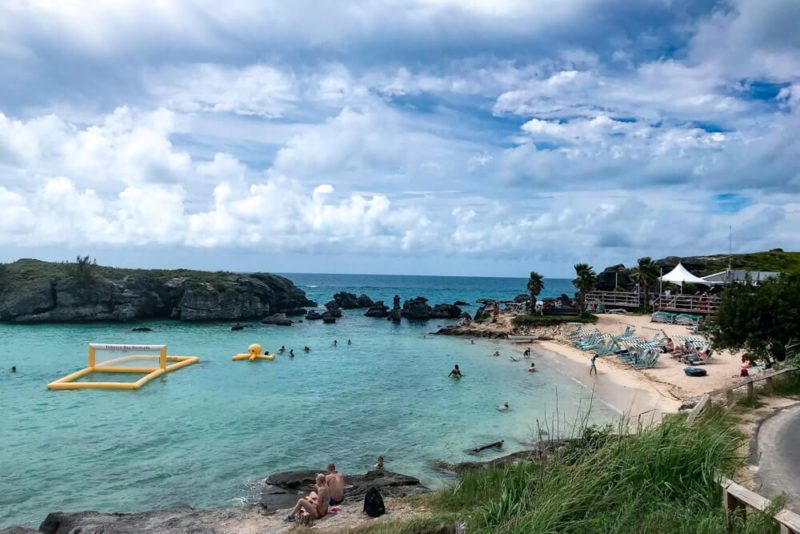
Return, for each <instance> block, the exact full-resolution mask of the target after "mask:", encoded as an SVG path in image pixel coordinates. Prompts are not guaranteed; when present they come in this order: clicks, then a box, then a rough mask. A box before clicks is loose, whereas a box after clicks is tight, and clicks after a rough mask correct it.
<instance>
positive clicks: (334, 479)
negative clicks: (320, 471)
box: [325, 463, 344, 506]
mask: <svg viewBox="0 0 800 534" xmlns="http://www.w3.org/2000/svg"><path fill="white" fill-rule="evenodd" d="M325 483H326V484H327V485H328V490H329V491H330V493H331V501H330V505H331V506H338V505H340V504H342V501H343V500H344V476H343V475H342V474H341V473H340V472H338V471H337V470H336V465H334V464H332V463H330V464H328V474H327V475H325Z"/></svg>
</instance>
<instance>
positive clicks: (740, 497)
mask: <svg viewBox="0 0 800 534" xmlns="http://www.w3.org/2000/svg"><path fill="white" fill-rule="evenodd" d="M720 483H721V484H722V505H723V506H724V507H725V516H726V517H727V519H728V524H727V531H728V532H730V531H732V519H733V516H734V515H737V514H738V515H740V516H741V517H746V516H747V508H748V507H749V508H755V509H756V510H758V511H760V512H763V511H765V510H767V509H768V508H769V507H770V506H771V505H772V501H770V500H769V499H767V498H766V497H762V496H761V495H759V494H758V493H755V492H752V491H750V490H749V489H747V488H745V487H744V486H741V485H739V484H737V483H736V482H733V481H732V480H728V479H727V478H723V479H722V480H721V482H720ZM772 517H773V518H774V519H775V521H776V522H777V523H778V525H780V528H781V534H800V515H797V514H796V513H794V512H792V511H791V510H787V509H786V508H784V509H782V510H780V511H779V512H778V513H776V514H775V515H774V516H772Z"/></svg>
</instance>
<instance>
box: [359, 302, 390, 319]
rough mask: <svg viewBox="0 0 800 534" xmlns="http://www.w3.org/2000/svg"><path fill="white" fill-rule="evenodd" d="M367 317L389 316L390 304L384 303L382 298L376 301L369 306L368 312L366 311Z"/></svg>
mask: <svg viewBox="0 0 800 534" xmlns="http://www.w3.org/2000/svg"><path fill="white" fill-rule="evenodd" d="M364 315H366V316H367V317H388V316H389V306H387V305H386V304H384V303H383V301H382V300H379V301H378V302H375V303H373V304H372V306H370V307H369V309H368V310H367V313H365V314H364Z"/></svg>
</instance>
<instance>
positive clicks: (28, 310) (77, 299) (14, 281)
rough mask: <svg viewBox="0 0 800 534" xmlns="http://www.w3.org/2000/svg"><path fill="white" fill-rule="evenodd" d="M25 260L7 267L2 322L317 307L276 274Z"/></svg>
mask: <svg viewBox="0 0 800 534" xmlns="http://www.w3.org/2000/svg"><path fill="white" fill-rule="evenodd" d="M80 269H81V270H79V267H78V264H71V263H49V262H42V261H38V260H19V261H17V262H15V263H11V264H8V265H3V266H2V269H0V321H6V322H14V323H47V322H87V321H131V320H137V319H161V318H165V319H166V318H171V319H178V320H181V321H206V320H223V321H224V320H244V319H260V318H262V317H264V316H267V315H271V314H274V313H280V312H284V311H285V310H292V309H296V308H301V307H306V306H314V305H315V304H314V303H313V302H312V301H310V300H308V298H306V295H305V293H304V292H303V291H302V290H301V289H299V288H297V287H296V286H295V285H294V284H293V283H292V282H291V281H290V280H289V279H287V278H284V277H282V276H278V275H273V274H264V273H256V274H248V275H244V274H235V273H219V272H218V273H212V272H203V271H188V270H183V269H181V270H173V271H166V270H142V269H115V268H111V267H102V266H99V265H86V264H84V265H83V266H82V267H80Z"/></svg>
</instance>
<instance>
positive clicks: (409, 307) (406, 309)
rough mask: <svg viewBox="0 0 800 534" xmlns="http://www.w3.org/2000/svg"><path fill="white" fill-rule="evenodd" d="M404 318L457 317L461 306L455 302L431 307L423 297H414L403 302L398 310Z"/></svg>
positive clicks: (417, 319) (415, 319) (422, 319)
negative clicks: (400, 309) (401, 307)
mask: <svg viewBox="0 0 800 534" xmlns="http://www.w3.org/2000/svg"><path fill="white" fill-rule="evenodd" d="M400 313H401V315H402V316H403V317H405V318H406V319H411V320H414V321H427V320H428V319H457V318H458V317H459V316H460V315H461V308H459V307H458V306H456V305H455V304H437V305H436V306H433V307H431V305H430V304H428V299H426V298H425V297H416V298H413V299H409V300H407V301H405V302H404V303H403V309H402V311H401V312H400Z"/></svg>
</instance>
